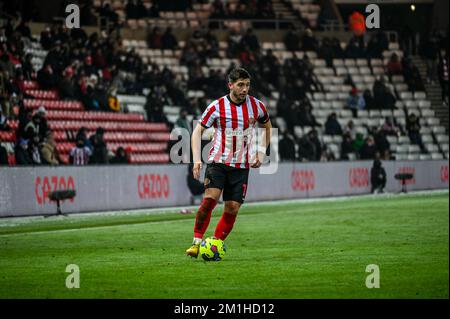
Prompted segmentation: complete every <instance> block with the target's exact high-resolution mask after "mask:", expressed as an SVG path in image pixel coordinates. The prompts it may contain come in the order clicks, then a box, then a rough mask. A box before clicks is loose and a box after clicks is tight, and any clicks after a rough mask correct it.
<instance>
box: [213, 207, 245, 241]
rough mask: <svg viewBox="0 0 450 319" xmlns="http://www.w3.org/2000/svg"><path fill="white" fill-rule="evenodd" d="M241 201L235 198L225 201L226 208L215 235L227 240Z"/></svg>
mask: <svg viewBox="0 0 450 319" xmlns="http://www.w3.org/2000/svg"><path fill="white" fill-rule="evenodd" d="M240 207H241V203H239V202H236V201H234V200H229V201H225V205H224V210H223V214H222V217H221V218H220V220H219V223H218V224H217V226H216V231H215V232H214V237H215V238H219V239H222V240H225V239H226V238H227V236H228V234H230V232H231V230H232V229H233V226H234V222H235V221H236V217H237V214H238V211H239V208H240Z"/></svg>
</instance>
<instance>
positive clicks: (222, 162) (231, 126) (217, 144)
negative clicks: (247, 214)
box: [186, 68, 272, 257]
mask: <svg viewBox="0 0 450 319" xmlns="http://www.w3.org/2000/svg"><path fill="white" fill-rule="evenodd" d="M228 88H229V89H230V93H229V94H228V95H226V96H223V97H221V98H219V99H217V100H215V101H214V102H212V103H211V104H210V105H209V106H208V107H207V108H206V110H205V111H204V112H203V115H202V118H201V122H200V123H199V124H197V126H196V127H195V129H194V131H193V133H192V154H193V160H194V167H193V174H194V177H195V178H196V179H199V177H200V171H201V168H202V162H201V150H200V144H201V136H202V133H203V131H204V130H205V129H207V128H209V127H211V126H213V127H214V128H215V133H214V137H213V143H212V146H211V150H210V151H209V157H208V162H209V163H208V164H207V166H206V171H205V179H204V185H205V194H204V197H203V201H202V203H201V205H200V207H199V209H198V211H197V215H196V218H195V225H194V240H193V242H192V246H191V247H190V248H188V249H187V250H186V254H187V255H188V256H191V257H197V256H198V253H199V248H200V243H201V241H202V238H203V235H204V234H205V231H206V229H207V228H208V225H209V221H210V218H211V213H212V211H213V210H214V208H215V207H216V204H217V201H218V200H219V198H220V195H222V192H223V200H224V204H225V205H224V210H223V215H222V217H221V219H220V221H219V223H218V224H217V226H216V230H215V232H214V237H215V238H219V239H221V240H225V239H226V238H227V236H228V235H229V233H230V232H231V230H232V229H233V225H234V222H235V220H236V216H237V213H238V211H239V208H240V207H241V205H242V204H243V202H244V199H245V195H246V192H247V181H248V174H249V169H250V167H252V168H258V167H260V166H261V163H262V162H263V158H264V156H265V154H266V148H267V146H268V145H269V142H270V136H271V128H272V125H271V122H270V118H269V114H268V113H267V110H266V108H265V106H264V104H263V103H262V102H261V101H260V100H258V99H256V98H255V97H253V96H250V95H248V92H249V89H250V74H249V73H248V72H247V71H246V70H245V69H242V68H236V69H233V70H232V71H231V72H230V74H229V75H228ZM257 123H259V126H260V127H263V128H264V133H263V137H264V138H263V140H262V143H261V144H262V145H259V146H257V147H254V144H255V143H253V142H254V138H255V130H256V124H257ZM255 148H256V149H255Z"/></svg>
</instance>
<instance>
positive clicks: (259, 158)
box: [251, 120, 272, 168]
mask: <svg viewBox="0 0 450 319" xmlns="http://www.w3.org/2000/svg"><path fill="white" fill-rule="evenodd" d="M259 126H260V127H262V128H264V131H263V138H262V145H259V146H258V151H257V152H256V158H255V162H254V163H253V164H252V165H251V167H252V168H258V167H260V166H261V164H262V162H263V160H264V156H265V155H266V150H267V146H269V144H270V138H271V136H272V123H271V122H270V120H268V121H267V122H266V123H263V124H259Z"/></svg>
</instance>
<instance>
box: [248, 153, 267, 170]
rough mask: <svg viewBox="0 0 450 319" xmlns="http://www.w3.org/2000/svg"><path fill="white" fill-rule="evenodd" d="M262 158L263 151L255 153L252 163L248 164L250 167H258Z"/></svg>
mask: <svg viewBox="0 0 450 319" xmlns="http://www.w3.org/2000/svg"><path fill="white" fill-rule="evenodd" d="M263 158H264V154H263V153H256V156H255V161H254V162H253V164H252V165H250V167H252V168H258V167H260V166H261V164H262V162H263Z"/></svg>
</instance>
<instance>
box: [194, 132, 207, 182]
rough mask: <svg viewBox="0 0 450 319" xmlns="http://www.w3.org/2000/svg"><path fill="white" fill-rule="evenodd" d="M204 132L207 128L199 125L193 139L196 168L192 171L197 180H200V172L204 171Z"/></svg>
mask: <svg viewBox="0 0 450 319" xmlns="http://www.w3.org/2000/svg"><path fill="white" fill-rule="evenodd" d="M204 131H205V128H204V127H203V126H202V125H200V124H197V126H196V127H195V129H194V131H193V132H192V137H191V145H192V157H193V161H194V168H193V169H192V172H193V175H194V178H195V179H199V178H200V171H201V170H202V158H201V153H202V152H201V141H202V134H203V132H204Z"/></svg>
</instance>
